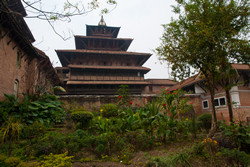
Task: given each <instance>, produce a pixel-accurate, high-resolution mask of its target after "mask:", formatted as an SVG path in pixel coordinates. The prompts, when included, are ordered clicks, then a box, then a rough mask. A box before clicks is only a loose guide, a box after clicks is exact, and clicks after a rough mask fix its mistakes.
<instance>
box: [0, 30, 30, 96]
mask: <svg viewBox="0 0 250 167" xmlns="http://www.w3.org/2000/svg"><path fill="white" fill-rule="evenodd" d="M5 33H6V31H5V30H4V29H3V28H2V27H0V35H1V36H3V35H4V34H5ZM18 54H19V56H20V59H19V63H18V64H19V65H17V61H18V60H17V59H18ZM26 66H27V56H26V55H25V53H24V52H23V51H22V50H21V49H20V48H19V47H18V45H17V43H16V42H14V41H13V40H11V39H10V37H9V36H8V35H6V36H4V37H3V38H0V81H1V82H0V100H2V99H3V98H4V96H3V93H7V94H14V85H15V82H16V85H17V87H18V94H20V93H21V92H25V90H26V85H25V82H26V81H25V79H26V77H25V75H24V74H25V69H26Z"/></svg>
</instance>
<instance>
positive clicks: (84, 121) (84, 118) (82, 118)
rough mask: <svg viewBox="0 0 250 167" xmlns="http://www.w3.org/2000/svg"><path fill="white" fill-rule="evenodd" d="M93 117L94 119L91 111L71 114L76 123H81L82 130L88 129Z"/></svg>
mask: <svg viewBox="0 0 250 167" xmlns="http://www.w3.org/2000/svg"><path fill="white" fill-rule="evenodd" d="M93 117H94V114H93V113H92V112H89V111H73V112H72V113H71V119H72V120H73V121H74V122H75V123H79V124H80V127H81V128H86V127H88V125H89V123H90V121H91V120H92V119H93Z"/></svg>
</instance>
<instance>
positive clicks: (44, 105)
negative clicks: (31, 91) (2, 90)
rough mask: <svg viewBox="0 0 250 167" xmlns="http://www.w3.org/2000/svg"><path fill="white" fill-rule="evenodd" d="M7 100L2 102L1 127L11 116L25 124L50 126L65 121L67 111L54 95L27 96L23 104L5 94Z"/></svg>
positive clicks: (0, 103) (12, 96)
mask: <svg viewBox="0 0 250 167" xmlns="http://www.w3.org/2000/svg"><path fill="white" fill-rule="evenodd" d="M5 98H6V99H5V100H4V101H2V102H0V125H1V123H2V122H3V120H7V119H8V118H9V116H12V117H14V118H18V119H21V122H22V123H24V124H32V123H33V122H35V121H39V122H41V123H44V122H46V123H49V124H50V123H61V122H63V121H64V117H65V111H64V110H63V109H62V107H61V105H62V103H61V102H60V101H58V100H57V98H56V96H54V95H50V94H43V95H41V96H35V95H33V96H31V95H25V96H24V98H23V101H22V102H20V101H19V99H18V98H15V96H14V95H7V94H5Z"/></svg>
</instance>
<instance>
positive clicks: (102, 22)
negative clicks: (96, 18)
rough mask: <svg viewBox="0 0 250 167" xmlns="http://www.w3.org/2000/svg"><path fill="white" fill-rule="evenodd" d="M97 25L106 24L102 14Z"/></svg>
mask: <svg viewBox="0 0 250 167" xmlns="http://www.w3.org/2000/svg"><path fill="white" fill-rule="evenodd" d="M98 26H106V23H105V21H104V19H103V16H102V17H101V20H100V22H99V23H98Z"/></svg>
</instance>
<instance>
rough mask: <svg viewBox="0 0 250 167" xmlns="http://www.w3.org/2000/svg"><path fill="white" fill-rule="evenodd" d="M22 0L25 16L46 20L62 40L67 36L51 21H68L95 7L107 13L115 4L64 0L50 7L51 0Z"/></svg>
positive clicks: (92, 0) (111, 1) (109, 0)
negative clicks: (26, 14)
mask: <svg viewBox="0 0 250 167" xmlns="http://www.w3.org/2000/svg"><path fill="white" fill-rule="evenodd" d="M22 2H23V4H24V5H25V6H24V7H25V9H26V11H27V12H28V13H29V15H28V16H26V18H38V19H41V20H45V21H47V22H48V23H49V25H50V27H51V28H52V29H53V31H54V32H55V33H56V34H57V35H59V36H60V37H61V38H62V39H64V40H66V39H67V38H65V37H63V36H62V35H61V34H59V33H58V32H57V31H56V29H55V27H54V24H53V22H55V21H67V22H70V21H71V18H72V17H74V16H79V15H86V14H88V13H90V12H92V11H93V10H96V9H97V8H101V14H107V13H109V12H111V11H112V10H113V9H115V8H116V5H117V2H116V0H107V1H103V0H88V1H87V3H83V1H76V0H64V1H60V2H58V4H59V5H57V6H56V5H55V6H54V7H53V8H51V6H50V5H48V4H49V3H50V4H53V2H44V0H30V1H28V0H22ZM84 2H86V1H84ZM103 2H104V3H103ZM46 4H47V5H46ZM62 4H63V5H62ZM105 4H108V5H109V6H108V7H105ZM48 6H50V8H48ZM110 6H112V7H113V8H112V7H110ZM46 7H47V8H46Z"/></svg>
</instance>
